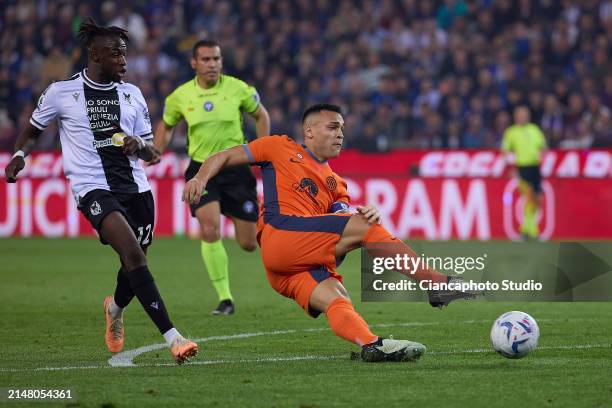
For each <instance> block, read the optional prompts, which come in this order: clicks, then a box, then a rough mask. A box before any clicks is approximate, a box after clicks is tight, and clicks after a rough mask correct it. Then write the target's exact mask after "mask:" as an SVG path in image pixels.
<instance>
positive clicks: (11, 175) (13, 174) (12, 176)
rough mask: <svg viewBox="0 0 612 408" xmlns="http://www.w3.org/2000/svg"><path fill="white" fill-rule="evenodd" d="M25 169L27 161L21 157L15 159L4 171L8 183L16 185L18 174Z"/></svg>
mask: <svg viewBox="0 0 612 408" xmlns="http://www.w3.org/2000/svg"><path fill="white" fill-rule="evenodd" d="M24 167H25V160H24V158H23V157H21V156H17V157H13V159H12V160H11V161H10V162H9V164H8V165H7V166H6V168H5V169H4V175H5V176H6V182H7V183H16V182H17V174H19V172H20V171H21V170H23V168H24Z"/></svg>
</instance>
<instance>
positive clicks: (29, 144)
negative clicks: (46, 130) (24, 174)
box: [4, 123, 42, 183]
mask: <svg viewBox="0 0 612 408" xmlns="http://www.w3.org/2000/svg"><path fill="white" fill-rule="evenodd" d="M41 133H42V131H41V130H40V129H38V128H37V127H35V126H33V125H32V124H30V123H28V124H27V125H26V127H25V128H24V129H23V130H22V131H21V133H20V134H19V136H17V141H16V142H15V154H14V155H13V158H12V159H11V161H10V162H9V164H8V165H7V166H6V168H5V169H4V175H5V176H6V181H7V182H8V183H15V182H17V174H19V172H20V171H21V170H23V168H24V167H25V156H27V155H28V154H29V153H30V152H31V151H32V149H33V148H34V146H35V145H36V141H37V140H38V138H39V137H40V135H41Z"/></svg>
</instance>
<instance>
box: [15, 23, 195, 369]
mask: <svg viewBox="0 0 612 408" xmlns="http://www.w3.org/2000/svg"><path fill="white" fill-rule="evenodd" d="M78 38H79V39H80V40H81V41H83V43H84V44H85V46H86V47H87V51H88V61H87V68H86V69H84V70H83V71H81V72H79V73H77V74H75V75H73V76H72V77H70V78H69V79H67V80H65V81H58V82H54V83H52V84H51V85H49V87H48V88H47V89H46V90H45V92H43V94H42V95H41V97H40V99H39V101H38V106H37V107H36V109H35V110H34V112H33V113H32V117H31V118H30V124H29V125H27V127H26V128H25V129H24V130H23V131H22V132H21V134H20V135H19V137H18V138H17V142H16V143H15V150H16V153H15V154H14V156H13V159H12V160H11V162H10V163H9V164H8V166H7V167H6V169H5V173H6V179H7V181H8V182H9V183H11V182H12V183H14V182H16V180H17V179H16V176H17V173H19V171H21V170H22V169H23V167H24V166H25V161H24V157H25V156H26V155H27V154H28V153H29V152H30V151H31V150H32V147H33V145H34V143H35V141H36V139H37V138H38V137H39V136H40V134H41V133H42V131H43V130H44V129H45V128H46V127H47V125H48V124H49V123H50V122H51V121H53V120H57V121H58V122H59V133H60V141H61V145H62V158H63V163H64V174H65V175H66V177H67V178H68V179H69V180H70V185H71V188H72V193H73V195H74V197H75V200H76V201H77V204H78V208H79V210H80V211H81V212H82V213H83V214H84V215H85V217H86V218H87V219H88V220H89V222H90V223H91V225H92V226H93V227H94V228H95V229H96V230H97V231H98V233H99V235H100V241H101V242H102V243H103V244H110V245H111V246H112V248H113V249H114V250H115V251H116V252H117V253H118V254H119V258H120V260H121V269H120V270H119V273H118V275H117V286H116V289H115V293H114V296H107V297H106V299H105V300H104V315H105V320H106V336H105V340H106V344H107V346H108V349H109V351H111V352H115V353H116V352H119V351H121V350H122V348H123V344H124V330H123V309H124V308H125V307H126V306H127V305H128V303H129V302H130V301H131V300H132V298H133V297H134V296H136V298H138V300H139V302H140V303H141V305H142V307H143V308H144V309H145V311H146V312H147V314H148V315H149V317H150V318H151V320H153V322H154V323H155V325H156V326H157V328H158V329H159V330H160V332H161V333H162V334H163V336H164V338H165V339H166V342H167V343H168V346H169V347H170V349H171V352H172V355H173V357H174V359H175V360H176V362H177V363H179V364H181V363H183V362H184V361H185V360H187V359H188V358H190V357H192V356H195V355H196V354H197V351H198V346H197V344H195V343H194V342H192V341H190V340H187V339H185V338H184V337H183V336H181V334H180V333H179V332H178V331H177V330H176V328H174V326H173V324H172V322H171V321H170V318H169V317H168V313H167V311H166V307H165V305H164V302H163V300H162V298H161V296H160V294H159V292H158V290H157V286H156V285H155V282H154V280H153V276H152V275H151V272H150V271H149V268H148V266H147V260H146V257H145V253H146V250H147V247H148V246H149V245H150V244H151V240H152V238H153V236H152V233H153V222H154V204H153V196H152V194H151V191H150V190H151V188H150V186H149V183H148V181H147V178H146V175H145V173H144V170H143V168H142V166H141V164H140V162H139V158H140V159H143V160H144V161H147V162H149V161H152V160H154V159H157V158H158V156H159V152H157V151H156V150H155V148H154V147H153V144H152V143H151V140H152V138H153V135H152V133H151V123H150V120H149V114H148V110H147V105H146V102H145V100H144V98H143V96H142V93H141V92H140V89H138V87H136V86H134V85H132V84H129V83H125V82H123V81H122V78H123V76H124V75H125V73H126V60H125V56H126V50H127V48H126V43H127V42H128V41H129V39H128V36H127V31H125V30H123V29H121V28H118V27H101V26H98V25H96V23H95V22H94V21H93V20H92V19H89V21H88V22H85V23H83V24H82V25H81V27H80V30H79V33H78Z"/></svg>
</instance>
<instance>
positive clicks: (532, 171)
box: [502, 106, 546, 239]
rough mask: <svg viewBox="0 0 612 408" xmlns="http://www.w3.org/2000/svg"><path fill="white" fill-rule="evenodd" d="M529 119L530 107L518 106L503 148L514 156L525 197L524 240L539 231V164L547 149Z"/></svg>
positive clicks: (535, 235)
mask: <svg viewBox="0 0 612 408" xmlns="http://www.w3.org/2000/svg"><path fill="white" fill-rule="evenodd" d="M529 119H530V113H529V108H527V107H526V106H517V107H516V108H515V109H514V124H513V125H512V126H510V127H509V128H508V129H506V131H505V132H504V138H503V141H502V151H504V152H505V153H506V154H513V155H514V162H515V164H516V167H517V169H518V175H519V190H520V192H521V195H522V196H523V197H524V199H525V205H524V207H523V221H522V222H521V234H522V236H523V238H524V239H536V238H538V235H539V234H540V231H539V228H538V220H537V213H538V209H539V208H540V205H541V193H542V176H541V175H540V163H541V161H542V154H543V152H544V151H545V150H546V139H545V138H544V134H543V133H542V131H541V130H540V128H539V127H538V126H537V125H536V124H533V123H530V122H529Z"/></svg>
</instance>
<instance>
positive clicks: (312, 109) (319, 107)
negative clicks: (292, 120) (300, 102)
mask: <svg viewBox="0 0 612 408" xmlns="http://www.w3.org/2000/svg"><path fill="white" fill-rule="evenodd" d="M324 110H326V111H332V112H336V113H339V114H341V115H342V109H341V108H340V107H339V106H338V105H332V104H331V103H317V104H316V105H312V106H309V107H308V108H307V109H306V110H305V111H304V114H303V115H302V123H304V121H305V120H306V118H307V117H308V116H310V115H311V114H312V113H319V112H321V111H324Z"/></svg>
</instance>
